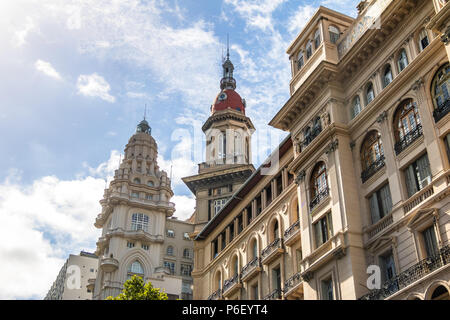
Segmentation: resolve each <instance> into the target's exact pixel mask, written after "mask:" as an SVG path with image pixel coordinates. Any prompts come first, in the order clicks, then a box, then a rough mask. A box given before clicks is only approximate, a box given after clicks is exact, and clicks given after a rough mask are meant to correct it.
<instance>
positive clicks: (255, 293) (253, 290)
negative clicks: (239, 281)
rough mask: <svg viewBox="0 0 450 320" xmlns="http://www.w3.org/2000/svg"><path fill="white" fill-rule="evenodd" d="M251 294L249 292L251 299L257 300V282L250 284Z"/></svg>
mask: <svg viewBox="0 0 450 320" xmlns="http://www.w3.org/2000/svg"><path fill="white" fill-rule="evenodd" d="M251 292H252V294H251V299H252V300H258V299H259V292H258V283H256V284H254V285H253V286H252V291H251Z"/></svg>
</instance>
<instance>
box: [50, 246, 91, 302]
mask: <svg viewBox="0 0 450 320" xmlns="http://www.w3.org/2000/svg"><path fill="white" fill-rule="evenodd" d="M97 268H98V258H97V256H96V255H95V254H93V253H89V252H85V251H81V252H80V254H79V255H74V254H71V255H69V258H68V259H67V260H66V262H65V263H64V265H63V267H62V268H61V270H60V271H59V273H58V276H57V277H56V280H55V282H53V284H52V287H51V288H50V290H49V291H48V293H47V295H46V296H45V298H44V300H91V299H92V293H93V292H92V288H91V287H89V289H88V290H86V287H88V286H89V285H90V283H89V279H92V278H95V277H96V275H97V270H98V269H97Z"/></svg>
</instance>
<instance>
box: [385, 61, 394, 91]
mask: <svg viewBox="0 0 450 320" xmlns="http://www.w3.org/2000/svg"><path fill="white" fill-rule="evenodd" d="M392 79H393V77H392V70H391V66H390V65H387V66H386V67H385V68H384V73H383V88H386V87H387V85H388V84H389V83H391V82H392Z"/></svg>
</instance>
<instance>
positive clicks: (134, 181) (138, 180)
mask: <svg viewBox="0 0 450 320" xmlns="http://www.w3.org/2000/svg"><path fill="white" fill-rule="evenodd" d="M133 183H136V184H140V183H141V179H139V178H134V180H133Z"/></svg>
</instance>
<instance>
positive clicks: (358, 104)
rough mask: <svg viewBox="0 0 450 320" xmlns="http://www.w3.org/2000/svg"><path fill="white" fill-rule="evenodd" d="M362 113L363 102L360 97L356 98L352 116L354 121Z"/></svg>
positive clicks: (353, 103)
mask: <svg viewBox="0 0 450 320" xmlns="http://www.w3.org/2000/svg"><path fill="white" fill-rule="evenodd" d="M360 112H361V100H360V99H359V96H356V97H355V98H353V102H352V109H351V116H352V119H353V118H354V117H356V116H357V115H358V114H359V113H360Z"/></svg>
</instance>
